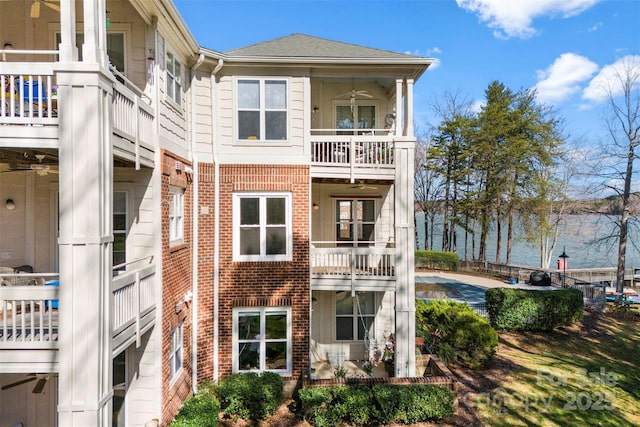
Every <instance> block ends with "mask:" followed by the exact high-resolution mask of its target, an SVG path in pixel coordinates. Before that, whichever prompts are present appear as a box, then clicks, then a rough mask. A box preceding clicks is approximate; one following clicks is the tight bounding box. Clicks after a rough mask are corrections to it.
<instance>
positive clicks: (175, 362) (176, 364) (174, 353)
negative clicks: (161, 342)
mask: <svg viewBox="0 0 640 427" xmlns="http://www.w3.org/2000/svg"><path fill="white" fill-rule="evenodd" d="M183 336H184V326H183V324H182V323H180V325H178V326H176V327H175V328H174V329H173V330H172V331H171V352H170V353H169V370H170V373H169V382H170V383H173V382H174V381H175V380H176V379H177V378H178V375H179V374H180V373H181V372H182V356H183V355H182V347H183V343H182V340H183Z"/></svg>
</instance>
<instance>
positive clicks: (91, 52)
mask: <svg viewBox="0 0 640 427" xmlns="http://www.w3.org/2000/svg"><path fill="white" fill-rule="evenodd" d="M83 8H84V44H83V45H82V61H83V62H90V63H93V64H100V66H101V67H103V68H107V65H108V63H109V62H108V59H107V14H106V3H105V0H84V3H83Z"/></svg>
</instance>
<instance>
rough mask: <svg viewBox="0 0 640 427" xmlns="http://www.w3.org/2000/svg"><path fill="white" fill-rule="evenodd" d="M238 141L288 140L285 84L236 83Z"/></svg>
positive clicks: (263, 80)
mask: <svg viewBox="0 0 640 427" xmlns="http://www.w3.org/2000/svg"><path fill="white" fill-rule="evenodd" d="M237 84H238V139H240V140H249V141H251V140H260V141H282V140H286V139H287V81H286V80H267V79H255V80H253V79H252V80H248V79H242V80H238V83H237Z"/></svg>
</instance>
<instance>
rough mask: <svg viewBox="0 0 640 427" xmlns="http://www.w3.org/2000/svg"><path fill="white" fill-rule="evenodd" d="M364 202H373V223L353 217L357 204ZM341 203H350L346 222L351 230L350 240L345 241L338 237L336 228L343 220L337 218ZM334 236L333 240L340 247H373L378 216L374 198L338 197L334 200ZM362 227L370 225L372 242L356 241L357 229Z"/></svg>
mask: <svg viewBox="0 0 640 427" xmlns="http://www.w3.org/2000/svg"><path fill="white" fill-rule="evenodd" d="M365 201H373V221H365V220H360V219H358V218H357V215H355V214H356V213H357V209H358V206H357V205H358V202H365ZM341 202H350V204H351V213H350V214H351V216H350V218H349V220H348V225H349V227H350V230H351V240H347V239H341V238H340V236H339V235H338V226H340V225H341V223H342V222H343V220H341V218H340V217H339V206H340V203H341ZM334 206H335V207H334V222H333V225H334V234H335V239H336V242H339V243H340V244H341V245H345V246H346V245H351V246H353V247H360V246H362V245H366V246H367V247H368V246H371V245H375V243H376V238H377V234H376V233H377V231H378V230H377V228H378V227H377V225H378V224H377V219H378V218H377V215H378V208H379V207H378V203H377V202H376V200H375V199H374V198H370V197H356V198H351V197H339V198H336V199H335V202H334ZM364 225H371V226H373V240H358V231H359V228H360V227H362V226H364Z"/></svg>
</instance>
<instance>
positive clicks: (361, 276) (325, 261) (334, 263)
mask: <svg viewBox="0 0 640 427" xmlns="http://www.w3.org/2000/svg"><path fill="white" fill-rule="evenodd" d="M337 245H338V242H325V241H322V242H320V241H316V242H312V247H311V251H310V258H311V259H310V264H311V289H312V290H318V291H332V290H350V291H352V292H355V291H393V290H394V289H395V262H396V249H395V247H394V245H393V244H388V243H377V244H375V245H374V246H373V247H337Z"/></svg>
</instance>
